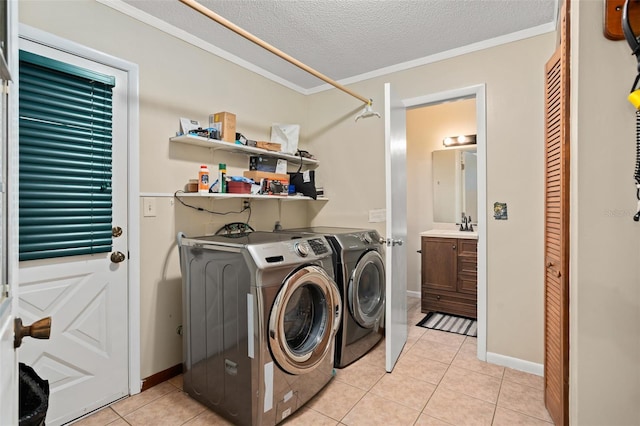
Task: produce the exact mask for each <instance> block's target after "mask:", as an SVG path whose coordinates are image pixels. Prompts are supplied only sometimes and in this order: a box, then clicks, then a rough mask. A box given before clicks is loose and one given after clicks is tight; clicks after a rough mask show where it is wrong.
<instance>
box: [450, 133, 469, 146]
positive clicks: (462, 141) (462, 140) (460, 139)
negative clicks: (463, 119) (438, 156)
mask: <svg viewBox="0 0 640 426" xmlns="http://www.w3.org/2000/svg"><path fill="white" fill-rule="evenodd" d="M442 144H443V145H444V146H458V145H475V144H476V135H460V136H449V137H446V138H444V140H443V141H442Z"/></svg>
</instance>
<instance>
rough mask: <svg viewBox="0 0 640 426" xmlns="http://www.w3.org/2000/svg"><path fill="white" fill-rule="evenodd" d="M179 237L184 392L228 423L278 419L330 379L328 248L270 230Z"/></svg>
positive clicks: (335, 318) (332, 290) (333, 327)
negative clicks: (181, 281)
mask: <svg viewBox="0 0 640 426" xmlns="http://www.w3.org/2000/svg"><path fill="white" fill-rule="evenodd" d="M178 240H179V246H180V257H181V260H180V263H181V270H182V277H183V306H184V307H183V321H184V323H183V330H184V333H183V339H184V390H185V391H186V392H187V393H188V394H189V395H190V396H191V397H193V398H195V399H197V400H198V401H200V402H202V403H203V404H205V405H207V406H208V407H210V408H211V409H212V410H214V411H216V412H217V413H219V414H220V415H222V416H224V417H226V418H227V419H229V420H231V421H232V422H233V423H234V424H239V425H274V424H276V423H279V422H281V421H282V420H284V419H285V418H287V417H288V416H289V415H290V414H292V413H293V412H295V411H296V410H297V409H298V408H300V407H301V406H302V405H303V404H304V403H305V402H307V401H308V400H309V399H311V398H312V397H313V396H314V395H315V394H316V393H317V392H318V391H320V389H322V388H323V387H324V386H325V385H326V384H327V383H328V382H329V381H330V380H331V378H332V377H333V376H334V373H335V371H334V370H333V357H334V345H335V333H336V332H337V330H338V327H339V324H340V319H341V315H342V304H341V298H340V293H339V292H338V289H337V287H336V284H335V282H334V280H333V275H332V273H331V270H332V266H331V262H332V259H331V256H332V250H331V246H330V244H329V243H328V242H327V240H326V239H325V238H324V237H322V236H310V235H301V236H298V235H290V234H277V233H271V232H251V233H248V234H235V235H234V234H229V235H219V236H204V237H196V238H187V237H184V236H179V237H178ZM327 271H328V272H327Z"/></svg>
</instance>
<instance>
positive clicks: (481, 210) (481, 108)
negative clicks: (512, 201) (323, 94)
mask: <svg viewBox="0 0 640 426" xmlns="http://www.w3.org/2000/svg"><path fill="white" fill-rule="evenodd" d="M471 97H475V100H476V126H477V127H476V149H477V152H478V171H477V173H478V223H479V224H482V225H481V226H478V227H477V230H478V296H477V297H478V318H477V320H478V353H477V356H478V359H479V360H481V361H486V360H487V225H488V222H487V111H486V85H485V84H484V83H482V84H477V85H473V86H467V87H462V88H459V89H452V90H446V91H443V92H437V93H432V94H429V95H424V96H417V97H414V98H406V99H403V100H402V102H403V104H404V105H405V108H406V109H413V108H418V107H427V106H430V105H436V104H441V103H443V102H447V101H453V100H459V99H466V98H471Z"/></svg>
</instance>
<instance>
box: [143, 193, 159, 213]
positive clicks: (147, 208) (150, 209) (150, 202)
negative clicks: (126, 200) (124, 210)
mask: <svg viewBox="0 0 640 426" xmlns="http://www.w3.org/2000/svg"><path fill="white" fill-rule="evenodd" d="M142 215H143V216H144V217H156V199H155V198H152V197H144V198H143V199H142Z"/></svg>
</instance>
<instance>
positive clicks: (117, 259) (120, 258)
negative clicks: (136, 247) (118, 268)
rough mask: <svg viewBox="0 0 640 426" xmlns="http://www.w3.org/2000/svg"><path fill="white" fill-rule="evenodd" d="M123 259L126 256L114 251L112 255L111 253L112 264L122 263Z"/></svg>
mask: <svg viewBox="0 0 640 426" xmlns="http://www.w3.org/2000/svg"><path fill="white" fill-rule="evenodd" d="M125 257H126V256H125V255H124V253H122V252H121V251H114V252H113V253H111V261H112V262H113V263H120V262H122V261H124V259H125Z"/></svg>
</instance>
